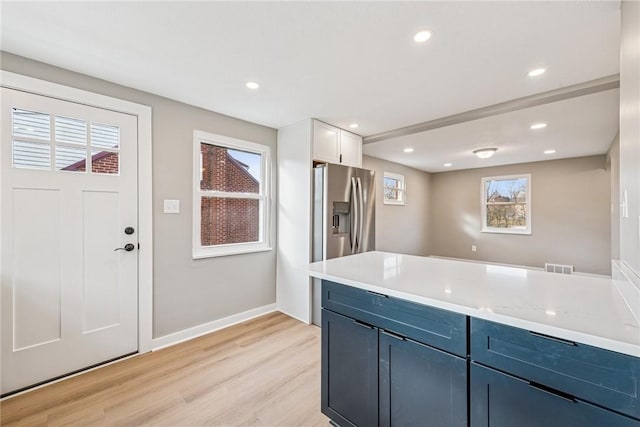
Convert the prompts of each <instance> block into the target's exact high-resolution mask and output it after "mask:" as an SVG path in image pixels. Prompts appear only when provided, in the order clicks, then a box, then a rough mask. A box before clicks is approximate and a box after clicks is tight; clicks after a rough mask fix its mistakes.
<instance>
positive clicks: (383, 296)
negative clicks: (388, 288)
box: [367, 291, 389, 298]
mask: <svg viewBox="0 0 640 427" xmlns="http://www.w3.org/2000/svg"><path fill="white" fill-rule="evenodd" d="M367 293H368V294H371V295H375V296H377V297H380V298H389V295H385V294H379V293H378V292H373V291H367Z"/></svg>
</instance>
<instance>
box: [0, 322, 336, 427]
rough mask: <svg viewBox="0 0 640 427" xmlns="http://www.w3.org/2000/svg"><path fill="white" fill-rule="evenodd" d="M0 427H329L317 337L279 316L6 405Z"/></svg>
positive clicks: (0, 406)
mask: <svg viewBox="0 0 640 427" xmlns="http://www.w3.org/2000/svg"><path fill="white" fill-rule="evenodd" d="M0 410H1V412H2V413H1V418H0V419H1V425H2V426H18V425H19V426H41V425H42V426H43V425H50V426H58V425H83V426H120V425H122V426H142V425H145V426H161V425H162V426H195V425H209V426H283V427H289V426H291V427H294V426H295V427H298V426H323V427H326V426H328V425H329V424H328V419H327V418H325V417H324V416H323V415H322V414H321V413H320V329H319V328H316V327H313V326H307V325H304V324H302V323H300V322H298V321H297V320H294V319H292V318H290V317H287V316H285V315H283V314H281V313H273V314H269V315H266V316H262V317H260V318H258V319H254V320H251V321H249V322H246V323H243V324H240V325H237V326H233V327H231V328H227V329H224V330H221V331H218V332H214V333H212V334H209V335H206V336H203V337H200V338H196V339H194V340H191V341H188V342H185V343H182V344H178V345H175V346H173V347H169V348H166V349H163V350H159V351H156V352H153V353H146V354H143V355H141V356H137V357H134V358H132V359H129V360H125V361H122V362H119V363H115V364H113V365H110V366H105V367H103V368H100V369H98V370H95V371H92V372H88V373H86V374H83V375H79V376H77V377H74V378H70V379H67V380H65V381H62V382H59V383H56V384H52V385H50V386H47V387H44V388H41V389H38V390H34V391H32V392H29V393H26V394H23V395H20V396H16V397H13V398H9V399H6V400H4V401H3V402H1V403H0Z"/></svg>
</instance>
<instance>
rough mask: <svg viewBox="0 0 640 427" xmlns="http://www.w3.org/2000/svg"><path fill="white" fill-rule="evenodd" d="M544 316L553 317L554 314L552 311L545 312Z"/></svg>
mask: <svg viewBox="0 0 640 427" xmlns="http://www.w3.org/2000/svg"><path fill="white" fill-rule="evenodd" d="M544 314H546V315H547V316H555V315H556V312H555V311H553V310H545V312H544Z"/></svg>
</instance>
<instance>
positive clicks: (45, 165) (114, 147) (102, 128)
mask: <svg viewBox="0 0 640 427" xmlns="http://www.w3.org/2000/svg"><path fill="white" fill-rule="evenodd" d="M11 124H12V129H11V130H12V165H13V167H15V168H22V169H35V170H48V171H57V172H75V173H92V174H107V175H109V174H112V175H118V174H119V173H120V169H119V164H120V153H119V151H120V128H119V127H118V126H115V125H111V124H107V123H94V122H88V121H86V120H81V119H77V118H73V117H65V116H58V115H52V114H49V113H45V112H39V111H31V110H26V109H21V108H12V111H11Z"/></svg>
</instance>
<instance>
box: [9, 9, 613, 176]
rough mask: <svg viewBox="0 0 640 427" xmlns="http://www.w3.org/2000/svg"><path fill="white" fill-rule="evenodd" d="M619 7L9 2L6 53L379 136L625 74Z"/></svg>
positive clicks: (269, 118)
mask: <svg viewBox="0 0 640 427" xmlns="http://www.w3.org/2000/svg"><path fill="white" fill-rule="evenodd" d="M619 6H620V5H619V2H618V1H613V2H607V1H605V2H592V1H577V2H551V1H549V2H515V1H514V2H507V1H504V2H481V1H476V2H401V3H400V2H104V3H96V2H64V3H60V2H42V3H33V2H2V16H1V22H0V24H1V27H2V28H1V39H0V40H1V43H0V47H1V48H2V50H5V51H8V52H11V53H15V54H18V55H22V56H26V57H29V58H33V59H36V60H40V61H43V62H46V63H50V64H53V65H57V66H60V67H63V68H67V69H70V70H74V71H78V72H81V73H85V74H88V75H92V76H95V77H99V78H102V79H105V80H109V81H112V82H116V83H119V84H122V85H125V86H130V87H134V88H137V89H141V90H144V91H148V92H152V93H156V94H159V95H162V96H166V97H169V98H173V99H176V100H179V101H183V102H186V103H189V104H192V105H196V106H200V107H203V108H206V109H209V110H213V111H217V112H220V113H223V114H227V115H230V116H235V117H239V118H242V119H245V120H248V121H251V122H255V123H260V124H263V125H267V126H271V127H274V128H279V127H282V126H285V125H288V124H291V123H295V122H297V121H300V120H303V119H306V118H309V117H316V118H319V119H321V120H323V121H327V122H329V123H332V124H334V125H337V126H340V127H345V128H346V127H347V126H348V125H349V124H350V123H352V122H357V123H359V124H360V128H359V129H358V130H357V132H358V133H360V134H361V135H364V136H368V135H373V134H376V133H379V132H383V131H388V130H391V129H395V128H399V127H403V126H407V125H412V124H415V123H418V122H424V121H428V120H432V119H436V118H440V117H444V116H448V115H452V114H456V113H460V112H463V111H467V110H471V109H475V108H479V107H484V106H487V105H491V104H495V103H498V102H503V101H508V100H511V99H514V98H520V97H524V96H527V95H531V94H535V93H539V92H543V91H547V90H552V89H557V88H561V87H565V86H568V85H572V84H575V83H579V82H584V81H588V80H592V79H595V78H599V77H603V76H607V75H611V74H615V73H617V72H618V69H619V60H618V57H619V29H620V10H619ZM425 28H426V29H429V30H431V31H432V32H433V37H432V38H431V40H429V41H428V42H426V43H424V44H416V43H415V42H414V41H413V35H414V34H415V33H416V32H417V31H418V30H421V29H425ZM537 67H546V68H547V70H548V71H547V73H546V74H544V75H543V76H541V77H538V78H534V79H532V78H529V77H527V71H528V70H530V69H532V68H537ZM250 80H252V81H256V82H258V83H260V85H261V87H260V89H259V90H257V91H251V90H249V89H247V88H246V87H245V86H244V85H245V83H246V82H247V81H250ZM605 98H606V97H605ZM603 108H604V106H603ZM463 127H464V126H463ZM608 129H609V128H607V130H608ZM551 130H552V128H551V126H550V129H548V133H550V132H551ZM602 133H610V132H608V131H607V132H604V130H603V131H602ZM392 143H393V142H388V144H392ZM371 149H372V150H373V149H374V148H373V147H372V148H371ZM367 151H369V148H367ZM505 151H506V150H505ZM451 161H453V162H458V161H457V160H456V159H453V160H451ZM423 168H424V167H423Z"/></svg>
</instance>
